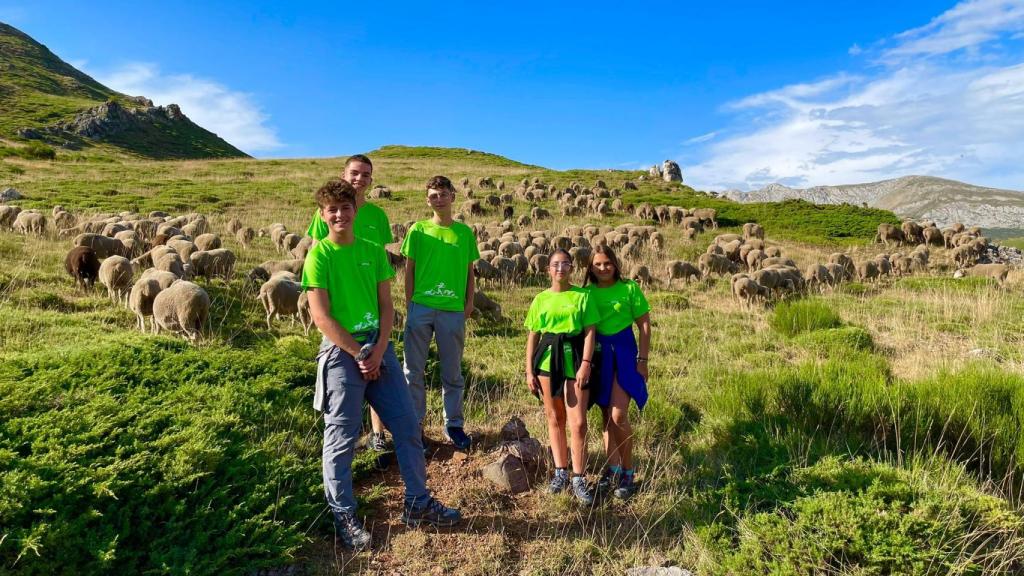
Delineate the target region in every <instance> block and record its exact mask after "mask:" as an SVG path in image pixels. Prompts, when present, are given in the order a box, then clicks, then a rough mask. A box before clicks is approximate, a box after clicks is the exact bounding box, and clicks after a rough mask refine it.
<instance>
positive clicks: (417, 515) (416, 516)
mask: <svg viewBox="0 0 1024 576" xmlns="http://www.w3.org/2000/svg"><path fill="white" fill-rule="evenodd" d="M460 521H462V514H461V513H460V512H459V511H458V510H456V509H455V508H449V507H447V506H445V505H444V504H441V502H440V501H438V500H437V498H433V497H432V498H430V500H427V503H426V505H424V506H422V507H420V508H415V509H414V508H413V507H411V506H409V505H408V504H406V505H405V512H403V513H402V522H405V524H406V526H419V525H420V524H422V523H424V522H426V523H428V524H432V525H434V526H438V527H448V526H455V525H456V524H458V523H459V522H460Z"/></svg>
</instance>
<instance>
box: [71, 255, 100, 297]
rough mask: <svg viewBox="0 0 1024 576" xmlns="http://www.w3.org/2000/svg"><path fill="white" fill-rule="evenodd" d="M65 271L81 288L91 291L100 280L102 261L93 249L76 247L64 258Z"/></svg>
mask: <svg viewBox="0 0 1024 576" xmlns="http://www.w3.org/2000/svg"><path fill="white" fill-rule="evenodd" d="M64 269H65V270H67V271H68V274H70V275H71V277H72V278H74V279H75V282H76V283H77V284H78V287H79V288H81V289H83V290H85V289H86V288H89V289H91V288H92V287H93V285H95V284H96V279H97V278H99V273H100V261H99V259H98V258H97V257H96V251H95V250H93V249H92V248H89V247H88V246H75V247H74V248H72V249H71V250H69V251H68V254H67V256H65V257H64Z"/></svg>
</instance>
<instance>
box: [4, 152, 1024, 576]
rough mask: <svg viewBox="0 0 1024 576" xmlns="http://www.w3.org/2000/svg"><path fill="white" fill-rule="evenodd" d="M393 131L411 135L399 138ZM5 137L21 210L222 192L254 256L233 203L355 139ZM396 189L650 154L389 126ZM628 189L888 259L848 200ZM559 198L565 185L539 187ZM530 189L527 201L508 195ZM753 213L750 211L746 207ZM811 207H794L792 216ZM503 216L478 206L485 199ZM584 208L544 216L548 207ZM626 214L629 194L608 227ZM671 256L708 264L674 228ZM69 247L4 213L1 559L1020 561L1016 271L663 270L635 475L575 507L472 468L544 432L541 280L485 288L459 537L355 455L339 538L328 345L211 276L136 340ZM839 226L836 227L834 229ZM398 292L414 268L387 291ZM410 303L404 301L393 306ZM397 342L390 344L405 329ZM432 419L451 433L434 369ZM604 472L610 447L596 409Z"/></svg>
mask: <svg viewBox="0 0 1024 576" xmlns="http://www.w3.org/2000/svg"><path fill="white" fill-rule="evenodd" d="M405 152H408V154H406V153H405ZM61 158H62V157H58V160H57V161H32V160H27V159H24V158H20V157H8V158H4V159H0V186H7V185H13V186H15V187H16V188H18V189H19V190H21V191H22V192H23V193H24V194H25V195H26V199H25V200H24V201H21V202H20V203H21V205H23V206H34V207H39V208H46V209H49V207H51V206H53V205H54V204H58V203H59V204H62V205H64V206H65V207H66V208H69V209H71V210H72V211H74V212H76V213H85V212H96V211H107V212H116V211H120V210H139V211H148V210H152V209H165V210H169V211H172V212H175V213H180V212H188V211H192V210H199V211H202V212H204V213H206V214H207V215H208V216H209V219H210V222H211V224H212V226H213V228H214V230H215V231H216V232H219V233H221V234H222V236H223V238H224V243H225V246H226V247H228V248H230V249H232V250H233V251H236V253H237V254H238V255H239V258H240V264H239V268H240V269H242V270H245V269H247V268H248V267H251V266H253V265H255V264H257V263H259V262H262V261H264V260H268V259H274V258H281V255H280V254H277V253H276V251H275V249H274V248H273V247H272V245H271V244H270V241H269V239H267V238H260V239H258V240H257V241H256V243H255V244H254V246H253V247H252V248H251V249H249V250H244V249H242V248H241V246H239V245H238V244H237V242H235V240H234V239H233V238H232V237H231V236H230V235H227V234H226V233H225V232H224V228H225V226H226V223H227V220H228V219H229V218H231V217H238V218H240V219H241V220H242V221H243V222H244V223H245V224H246V225H250V226H253V227H262V226H266V225H268V224H270V223H271V222H283V223H285V224H286V225H287V227H288V228H289V229H290V230H302V229H304V228H305V225H306V223H307V222H308V219H309V216H310V214H311V212H312V210H313V204H312V199H311V194H312V190H313V189H314V187H315V186H316V185H318V184H320V183H321V182H322V181H323V180H325V179H326V178H328V177H331V176H335V175H337V173H338V172H339V171H340V167H341V160H340V159H319V160H288V161H285V160H271V161H255V160H217V161H183V162H149V161H128V162H122V161H98V160H97V159H96V158H93V157H85V156H83V157H80V158H79V160H80V161H74V160H72V158H76V157H74V156H69V157H64V158H67V160H62V159H61ZM373 158H374V161H375V166H376V170H375V176H376V178H375V180H376V182H377V183H379V184H384V185H387V186H389V187H391V188H392V190H393V192H394V199H392V200H382V201H380V205H381V206H382V207H384V209H385V210H386V211H387V212H388V214H389V216H390V217H391V220H392V221H393V222H404V221H408V220H414V219H419V218H423V217H425V216H426V212H425V204H424V198H423V190H422V186H423V184H424V183H425V182H426V180H427V179H428V178H429V177H430V176H432V175H434V174H445V175H448V176H449V177H451V178H452V179H453V180H455V181H458V180H460V179H461V178H462V177H468V178H470V180H471V181H473V182H475V181H476V179H477V178H479V177H491V178H494V179H495V180H505V181H506V183H507V184H512V183H516V182H518V181H520V180H522V179H523V178H530V179H532V178H534V177H538V178H541V179H542V180H543V181H545V182H547V183H557V184H559V185H562V184H566V185H567V184H568V183H569V182H571V181H573V180H576V181H579V182H581V183H583V184H585V185H592V184H593V183H594V181H595V180H597V179H599V178H600V179H602V180H604V181H605V182H606V183H607V184H608V185H609V186H613V187H614V186H621V184H622V181H624V180H626V179H635V178H636V177H637V176H638V175H639V173H636V172H608V171H571V172H554V171H549V170H545V169H543V168H537V167H532V166H526V165H522V164H518V163H515V162H513V161H509V160H505V159H502V158H500V157H497V156H492V155H487V154H482V153H478V152H469V151H460V150H446V149H436V148H411V149H410V148H402V147H387V148H384V149H382V150H380V151H377V152H375V153H373ZM629 198H630V201H637V202H638V201H654V202H658V203H661V202H666V203H678V204H681V205H683V206H687V207H694V206H701V207H715V208H717V209H718V210H719V214H720V215H721V220H722V223H723V228H722V230H721V231H722V232H729V231H735V230H736V229H737V228H736V227H737V226H738V225H739V224H742V222H743V221H744V220H743V219H744V218H746V217H750V216H757V217H758V220H759V221H761V222H762V224H764V225H765V228H766V230H767V234H768V241H769V243H770V244H772V245H777V246H780V247H781V248H782V249H783V251H784V253H785V255H786V256H789V257H792V258H794V259H795V260H796V261H797V263H798V264H799V265H800V266H801V267H804V266H806V265H808V264H810V263H812V262H817V261H822V260H824V259H825V258H826V257H827V254H828V253H829V252H832V251H835V250H837V249H841V250H844V251H847V252H849V253H850V254H852V255H853V256H854V257H855V258H857V259H862V258H864V257H868V256H873V255H874V254H876V253H878V252H879V251H880V247H878V246H875V245H869V244H867V242H869V241H870V236H871V235H873V233H874V230H873V225H871V223H872V222H873V223H874V225H877V223H878V222H879V221H885V220H889V219H890V218H892V216H891V214H888V213H884V212H878V211H870V210H862V209H857V208H851V207H832V208H833V209H836V210H837V211H835V212H833V211H831V210H824V211H821V212H817V211H814V212H812V210H816V209H817V208H819V207H813V208H808V207H806V206H803V205H799V204H797V205H788V204H786V205H771V204H766V205H763V206H758V205H754V206H749V205H748V206H742V208H743V209H744V210H747V209H750V210H755V211H754V212H743V211H741V210H739V208H737V207H735V206H733V205H732V204H731V203H728V202H725V201H722V200H718V199H713V198H708V197H706V196H704V195H701V194H699V193H697V192H694V191H691V190H688V189H687V188H686V187H682V186H678V185H673V186H669V185H666V184H664V183H652V182H644V183H641V185H640V190H638V191H637V192H636V193H632V195H631V196H630V197H629ZM547 205H548V206H549V207H552V208H553V204H551V203H548V204H547ZM527 209H528V206H527V205H526V204H524V203H521V202H517V203H516V204H515V210H516V213H517V214H521V213H524V212H526V211H527ZM757 210H759V212H758V211H757ZM801 211H807V212H806V214H812V215H813V214H818V216H817V217H815V216H806V217H805V216H800V215H801V214H805V213H804V212H801ZM498 217H499V215H498V214H496V213H493V212H492V213H489V214H487V215H486V216H484V217H480V218H471V219H470V222H490V221H493V220H495V219H496V218H498ZM584 221H585V220H583V219H578V218H573V219H564V218H559V217H556V218H555V219H554V221H552V222H549V223H545V227H546V228H550V229H554V230H560V229H561V228H562V227H564V226H565V225H569V224H580V223H583V222H584ZM626 221H632V220H631V219H630V217H628V216H626V215H615V216H612V217H609V218H606V219H603V220H601V221H600V223H601V224H605V223H607V224H612V225H614V224H618V223H621V222H626ZM665 232H666V234H665V235H666V239H667V244H666V247H665V250H664V251H663V252H661V253H652V252H647V253H645V254H644V255H643V257H642V262H643V263H645V264H647V265H649V266H650V267H651V268H652V270H655V271H656V272H658V273H660V271H661V270H662V268H663V262H664V261H665V260H669V259H672V258H683V257H685V258H694V257H695V255H696V254H698V253H700V252H703V251H704V247H705V246H706V245H707V243H708V242H709V241H710V238H711V236H710V235H707V234H705V235H702V236H699V237H698V240H697V241H696V242H692V243H691V242H687V241H685V240H683V239H682V238H681V236H680V235H679V234H677V233H675V232H674V229H673V228H671V227H666V228H665ZM68 244H69V243H68V241H66V240H61V239H57V238H54V237H44V238H36V237H24V236H19V235H14V234H12V233H10V232H8V231H0V261H2V262H3V263H4V265H3V266H2V267H0V471H2V472H0V571H8V572H12V573H19V574H52V573H55V572H56V573H63V572H66V571H67V570H68V568H67V567H68V566H74V567H75V568H74V570H75V571H76V572H78V573H86V574H106V573H141V572H151V573H174V574H180V573H193V574H252V573H256V572H257V571H258V570H259V569H261V568H270V567H274V568H282V567H288V566H298V567H299V568H300V569H302V570H305V571H306V572H307V573H310V574H335V573H339V572H341V573H405V574H425V573H456V574H589V573H596V574H621V573H623V572H624V571H625V569H626V568H629V567H633V566H650V565H665V564H674V565H679V566H682V567H685V568H688V569H691V570H693V571H694V572H695V573H698V574H751V573H753V574H816V573H819V574H825V573H829V574H832V573H844V574H936V575H939V574H943V575H945V574H951V573H952V574H1014V573H1021V571H1024V533H1022V530H1024V516H1022V514H1021V509H1020V508H1019V499H1018V496H1017V491H1016V486H1017V483H1018V482H1019V481H1020V474H1019V471H1018V469H1017V466H1016V462H1017V461H1018V460H1019V458H1021V457H1022V456H1024V434H1022V430H1024V326H1022V325H1021V323H1020V322H1019V320H1018V319H1019V318H1020V317H1021V314H1024V293H1022V292H1024V291H1022V289H1024V274H1022V273H1021V272H1020V271H1014V272H1013V273H1012V274H1011V277H1010V279H1009V282H1008V284H1007V286H1006V287H1005V288H998V287H996V286H994V285H992V284H989V283H986V282H983V281H978V280H977V279H972V280H968V281H956V280H954V279H953V278H951V277H950V275H949V270H948V267H949V259H948V255H947V254H946V253H945V251H943V250H935V251H933V256H932V264H933V270H932V273H931V274H929V275H921V276H914V277H909V278H904V279H885V280H883V281H881V282H879V283H875V284H858V283H853V284H847V285H844V286H842V287H840V288H837V289H836V290H834V291H827V292H822V293H814V294H810V295H808V296H805V297H801V298H793V299H789V300H787V301H785V302H781V303H779V304H777V305H775V306H773V307H767V308H762V307H755V308H748V307H747V306H745V305H742V304H740V303H739V302H738V301H737V300H736V299H735V298H733V297H732V295H731V294H730V291H729V285H728V281H727V280H709V281H705V282H698V283H691V284H687V285H682V284H679V283H678V282H677V283H676V285H675V286H674V287H671V288H670V287H668V286H666V285H665V284H664V283H659V284H658V285H656V286H654V287H651V288H650V289H648V290H647V294H648V297H649V300H650V301H651V304H652V307H653V312H652V318H653V322H654V330H653V342H652V352H651V354H650V357H651V359H652V362H651V383H650V390H651V401H650V402H649V404H648V406H647V408H646V409H645V410H644V412H643V413H642V414H641V413H637V412H636V411H635V409H634V411H633V413H632V417H633V421H634V422H635V426H636V451H637V461H638V470H639V474H640V480H641V482H642V490H641V492H640V493H639V495H638V496H637V497H636V498H635V499H634V500H632V501H630V502H628V503H625V504H623V503H619V502H608V503H605V504H601V505H599V506H598V507H597V508H595V509H594V510H581V509H579V508H578V507H577V506H576V505H575V504H573V503H572V502H571V501H569V500H568V499H567V498H565V497H550V496H547V495H545V494H543V493H542V489H541V488H540V487H538V488H536V489H534V490H533V491H532V492H530V493H527V494H524V495H521V496H518V497H510V496H508V495H505V494H502V493H501V492H499V491H496V490H494V489H493V488H492V487H491V486H490V485H489V484H487V483H486V482H485V481H484V480H482V479H481V478H480V476H479V470H480V468H481V467H482V466H483V465H485V464H486V463H488V462H489V461H490V460H491V459H492V457H490V456H489V454H488V452H487V451H488V450H489V449H490V448H491V447H493V446H494V444H495V442H496V437H497V432H498V430H499V429H500V427H501V425H502V424H503V423H504V421H505V420H507V419H508V418H509V417H511V416H513V415H518V416H520V417H522V418H523V419H524V420H525V421H526V423H527V425H528V427H529V429H530V431H531V433H532V434H533V435H534V436H537V437H539V438H541V439H542V442H543V443H544V444H546V443H547V439H546V433H545V427H544V416H543V412H542V410H541V408H540V407H539V406H538V404H537V402H536V400H535V399H534V398H533V397H532V396H531V395H530V394H529V392H528V391H527V389H526V387H525V385H524V384H523V382H522V376H521V371H522V369H521V367H522V354H523V344H524V341H525V332H524V329H523V327H522V321H523V317H524V315H525V312H526V309H527V307H528V305H529V303H530V300H531V299H532V297H533V296H534V295H535V294H536V293H537V292H538V291H540V290H541V289H542V288H543V286H544V282H543V280H531V281H530V282H528V283H527V284H526V285H512V286H508V285H496V284H488V283H484V284H483V285H482V289H483V291H484V292H486V293H487V294H489V295H490V296H492V297H493V298H494V299H496V300H497V301H498V302H499V303H500V304H501V305H502V308H503V312H504V315H505V317H506V320H505V321H501V322H488V321H482V322H477V321H472V322H470V324H469V330H468V334H467V348H466V355H465V362H464V371H465V373H466V377H467V405H466V408H467V426H468V429H469V431H470V432H473V433H475V434H477V435H478V437H479V440H480V445H481V448H479V449H478V450H476V451H475V452H473V453H472V454H471V455H470V456H469V457H468V459H465V460H462V459H458V458H455V457H454V456H453V454H452V452H451V451H450V450H448V449H443V448H442V449H440V450H438V452H437V453H436V454H435V455H434V456H433V458H432V459H431V460H430V463H429V469H428V473H429V476H430V483H431V485H432V487H433V488H434V489H435V491H436V492H437V494H438V495H439V497H441V498H442V499H443V500H444V501H446V502H447V503H451V504H454V505H457V506H460V507H461V508H462V510H463V513H464V514H465V515H466V518H467V522H466V524H465V525H464V526H463V527H461V528H460V529H458V530H454V531H430V530H407V529H405V528H404V527H402V526H401V525H400V522H399V521H398V517H399V515H400V509H399V508H398V506H399V503H400V495H401V483H400V480H399V479H398V477H397V473H396V470H395V467H394V466H391V467H390V468H389V469H388V470H387V471H385V472H379V471H376V470H374V469H373V468H372V467H371V466H370V464H371V462H370V461H369V459H368V458H367V457H366V456H365V455H363V456H361V459H360V461H359V464H358V468H357V470H358V471H357V478H358V480H357V482H358V488H357V490H358V493H359V494H360V497H361V499H362V506H363V507H362V508H361V511H362V512H363V513H365V514H366V515H367V518H368V524H369V525H370V526H371V529H372V531H373V534H374V538H375V546H374V550H373V551H372V552H370V553H364V554H359V555H350V554H344V553H341V552H340V551H338V550H336V549H335V548H334V547H333V545H332V541H331V536H330V528H329V521H328V520H327V517H326V514H324V505H323V495H322V489H321V485H320V471H319V470H320V462H319V458H318V453H319V449H320V436H319V435H320V433H321V432H320V431H321V428H320V426H322V423H321V420H320V419H318V418H317V417H316V415H315V413H314V412H313V411H312V409H311V408H310V402H311V394H312V390H311V388H312V385H311V383H312V378H313V373H314V363H313V360H312V356H313V353H314V350H315V347H316V345H317V342H318V340H319V337H318V336H317V335H316V334H311V335H309V336H305V335H303V333H302V330H301V328H300V327H298V326H296V325H293V324H291V323H290V322H288V321H279V322H277V323H275V325H274V327H273V328H271V329H268V328H267V327H266V325H265V324H264V318H263V310H262V308H261V307H260V306H259V304H258V303H257V301H256V299H255V287H253V286H251V285H248V284H247V283H246V282H245V281H244V280H243V279H242V278H238V277H236V279H234V280H232V281H231V282H230V283H224V282H221V281H215V282H212V283H206V284H205V286H206V287H207V289H208V291H209V292H210V295H211V299H212V302H213V306H212V314H211V318H210V322H209V330H208V335H207V337H206V338H205V340H204V341H203V342H202V343H200V344H198V345H195V346H193V345H189V344H186V343H184V342H182V341H181V340H179V339H175V338H172V337H168V336H160V337H154V336H150V335H142V334H140V333H138V332H137V331H136V330H135V318H134V316H133V315H132V314H131V313H129V312H128V311H127V310H125V309H124V308H123V307H119V306H115V305H113V304H111V303H110V301H109V300H108V299H107V298H106V296H105V295H104V294H103V293H102V291H97V292H95V293H89V294H83V293H81V292H79V291H77V290H76V289H74V287H73V286H72V283H71V281H70V279H69V278H67V277H66V275H65V273H64V271H63V268H62V260H63V256H64V253H65V252H66V250H67V248H68ZM837 244H842V245H843V246H841V247H840V248H837ZM393 289H394V294H395V297H396V302H399V303H400V302H401V297H400V295H401V294H402V293H403V286H402V280H401V275H399V278H398V279H397V280H396V283H395V286H394V287H393ZM399 307H400V308H401V304H399ZM395 340H396V343H397V347H398V349H399V354H401V342H400V336H399V335H398V334H397V333H396V335H395ZM429 366H430V370H431V373H430V374H429V375H428V379H427V380H428V382H430V384H429V386H430V387H431V390H430V395H429V397H428V422H429V425H428V427H427V434H428V436H429V437H431V438H440V437H441V401H440V393H439V392H438V391H437V390H436V387H437V386H438V384H437V382H438V376H437V373H436V370H437V367H436V363H435V362H431V363H430V365H429ZM590 424H591V433H590V435H589V450H590V453H591V455H592V457H591V459H590V466H591V472H592V474H594V475H596V473H597V472H598V470H599V468H600V466H601V465H602V460H601V458H600V455H601V449H600V438H599V436H598V434H597V432H596V431H597V430H598V429H599V426H600V422H599V415H598V414H597V413H594V414H591V421H590Z"/></svg>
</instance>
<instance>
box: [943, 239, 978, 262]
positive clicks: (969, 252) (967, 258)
mask: <svg viewBox="0 0 1024 576" xmlns="http://www.w3.org/2000/svg"><path fill="white" fill-rule="evenodd" d="M950 254H951V255H952V256H953V263H954V264H956V266H957V267H958V268H963V267H966V266H969V265H971V264H974V263H975V262H976V261H977V259H978V257H977V255H976V254H975V253H974V248H973V247H972V246H971V245H970V244H964V245H962V246H957V247H956V248H953V249H952V250H951V251H950Z"/></svg>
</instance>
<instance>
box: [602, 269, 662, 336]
mask: <svg viewBox="0 0 1024 576" xmlns="http://www.w3.org/2000/svg"><path fill="white" fill-rule="evenodd" d="M586 289H587V290H588V291H589V292H590V294H591V298H592V299H593V300H594V304H595V305H597V311H598V313H599V314H600V315H601V320H600V321H599V322H598V323H597V333H598V334H603V335H605V336H610V335H612V334H618V333H619V332H622V331H623V330H625V329H626V328H628V327H629V325H630V324H632V323H633V322H634V321H635V320H636V319H637V318H639V317H641V316H643V315H644V314H647V313H648V312H650V311H651V305H650V304H648V303H647V298H645V297H644V293H643V291H642V290H640V286H638V285H637V283H636V282H634V281H632V280H625V279H623V280H620V281H618V282H616V283H615V284H612V285H611V286H609V287H607V288H599V287H598V286H597V285H596V284H591V285H590V286H587V288H586Z"/></svg>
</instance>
